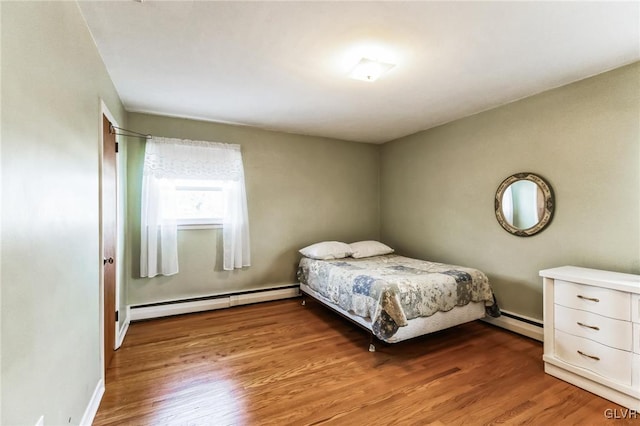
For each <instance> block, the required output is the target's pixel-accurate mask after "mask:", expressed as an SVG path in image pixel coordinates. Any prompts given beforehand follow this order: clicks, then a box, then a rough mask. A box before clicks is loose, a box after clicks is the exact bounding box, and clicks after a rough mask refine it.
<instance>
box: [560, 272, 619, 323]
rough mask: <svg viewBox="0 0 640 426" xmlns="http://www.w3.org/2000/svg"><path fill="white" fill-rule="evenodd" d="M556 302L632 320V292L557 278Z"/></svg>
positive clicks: (611, 316) (607, 315)
mask: <svg viewBox="0 0 640 426" xmlns="http://www.w3.org/2000/svg"><path fill="white" fill-rule="evenodd" d="M554 297H555V303H557V304H559V305H562V306H567V307H569V308H574V309H581V310H583V311H589V312H593V313H596V314H600V315H604V316H606V317H610V318H615V319H619V320H623V321H630V320H631V294H629V293H624V292H621V291H616V290H611V289H608V288H601V287H594V286H590V285H584V284H577V283H572V282H569V281H562V280H555V285H554Z"/></svg>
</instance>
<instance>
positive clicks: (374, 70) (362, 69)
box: [349, 58, 395, 82]
mask: <svg viewBox="0 0 640 426" xmlns="http://www.w3.org/2000/svg"><path fill="white" fill-rule="evenodd" d="M394 66H395V65H394V64H389V63H387V62H380V61H376V60H374V59H368V58H362V59H360V62H358V64H357V65H356V66H355V67H354V68H353V70H351V72H350V73H349V77H351V78H353V79H355V80H362V81H369V82H373V81H376V80H377V79H378V78H379V77H380V76H381V75H382V74H384V73H385V72H387V71H389V70H390V69H391V68H393V67H394Z"/></svg>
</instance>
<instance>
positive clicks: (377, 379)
mask: <svg viewBox="0 0 640 426" xmlns="http://www.w3.org/2000/svg"><path fill="white" fill-rule="evenodd" d="M368 343H369V338H368V336H367V334H366V333H365V332H364V331H362V330H360V329H359V328H357V327H355V326H353V325H352V324H350V323H349V322H347V321H346V320H344V319H342V318H340V317H338V316H337V315H335V314H333V313H331V312H329V311H328V310H327V309H326V308H324V307H322V306H320V305H318V304H316V303H309V302H308V303H307V305H306V306H304V307H303V306H300V300H299V299H289V300H286V301H278V302H269V303H262V304H256V305H249V306H242V307H234V308H230V309H223V310H218V311H212V312H206V313H200V314H190V315H183V316H177V317H169V318H165V319H158V320H153V321H147V322H139V323H134V324H131V326H130V328H129V332H128V334H127V337H126V339H125V342H124V344H123V346H122V347H121V348H120V349H119V350H118V351H117V352H116V354H115V356H114V359H113V362H112V364H111V366H110V367H109V369H108V371H107V377H106V380H107V389H106V392H105V394H104V397H103V399H102V403H101V405H100V408H99V410H98V414H97V416H96V418H95V421H94V424H95V425H123V424H128V425H165V424H169V425H232V424H233V425H257V424H259V425H265V424H272V425H285V424H295V425H298V424H300V425H302V424H348V425H364V424H407V425H426V424H433V425H449V424H454V425H458V424H467V425H480V424H497V423H506V424H532V425H555V424H563V425H564V424H567V425H569V424H575V425H594V424H607V423H609V424H612V423H613V424H615V425H624V424H638V422H639V421H640V415H639V416H638V417H639V420H633V421H631V420H620V419H618V420H607V419H606V418H605V414H604V413H605V410H607V409H611V410H612V411H611V413H612V414H614V413H617V415H618V417H621V416H622V413H623V412H622V411H621V410H622V408H621V407H620V406H618V405H616V404H614V403H612V402H609V401H607V400H605V399H602V398H600V397H598V396H595V395H593V394H590V393H588V392H586V391H583V390H581V389H579V388H577V387H574V386H572V385H570V384H567V383H565V382H563V381H561V380H558V379H555V378H553V377H551V376H549V375H546V374H544V372H543V366H542V360H541V357H542V344H541V343H539V342H536V341H534V340H530V339H527V338H525V337H521V336H519V335H516V334H512V333H510V332H507V331H504V330H502V329H499V328H495V327H493V326H491V325H488V324H486V323H483V322H480V321H476V322H473V323H469V324H465V325H461V326H458V327H454V328H452V329H449V330H445V331H442V332H439V333H435V334H432V335H429V336H425V337H422V338H419V339H414V340H411V341H408V342H402V343H398V344H395V345H387V346H383V345H382V344H380V343H378V345H377V352H375V353H370V352H368V351H367V347H368ZM613 410H617V411H613Z"/></svg>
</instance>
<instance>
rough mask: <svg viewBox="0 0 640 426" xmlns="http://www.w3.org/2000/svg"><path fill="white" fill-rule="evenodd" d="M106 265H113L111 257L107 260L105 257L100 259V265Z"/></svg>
mask: <svg viewBox="0 0 640 426" xmlns="http://www.w3.org/2000/svg"><path fill="white" fill-rule="evenodd" d="M107 263H109V264H113V257H110V258H108V259H107V258H106V257H105V258H104V259H102V264H103V265H106V264H107Z"/></svg>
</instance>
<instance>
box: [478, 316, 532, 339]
mask: <svg viewBox="0 0 640 426" xmlns="http://www.w3.org/2000/svg"><path fill="white" fill-rule="evenodd" d="M501 312H502V315H501V316H499V317H498V318H492V317H485V318H483V321H485V322H488V323H489V324H492V325H495V326H498V327H501V328H504V329H507V330H509V331H513V332H514V333H518V334H522V335H523V336H527V337H530V338H532V339H535V340H538V341H540V342H542V341H543V340H544V330H543V323H542V322H541V321H540V320H536V319H533V318H529V317H525V316H524V315H519V314H514V313H513V312H509V311H504V310H501Z"/></svg>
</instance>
